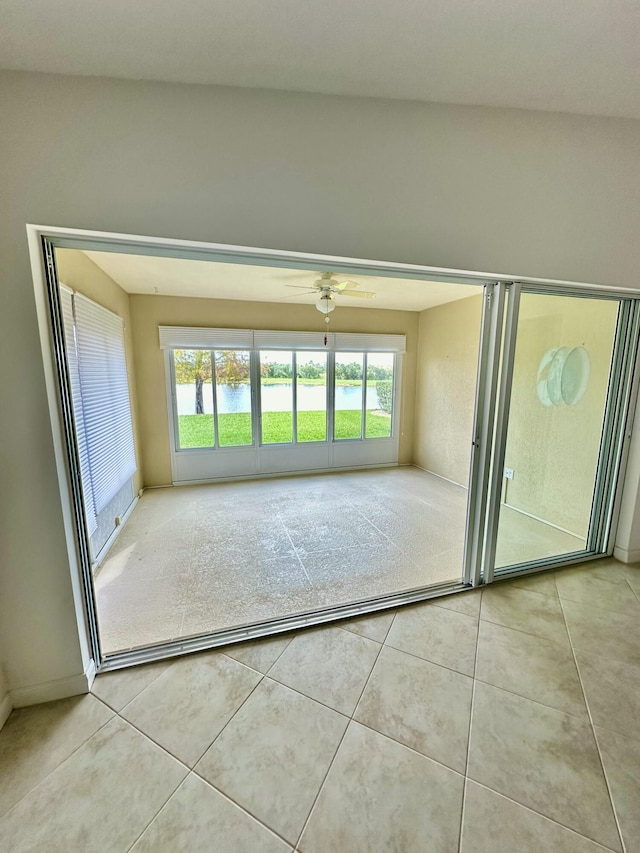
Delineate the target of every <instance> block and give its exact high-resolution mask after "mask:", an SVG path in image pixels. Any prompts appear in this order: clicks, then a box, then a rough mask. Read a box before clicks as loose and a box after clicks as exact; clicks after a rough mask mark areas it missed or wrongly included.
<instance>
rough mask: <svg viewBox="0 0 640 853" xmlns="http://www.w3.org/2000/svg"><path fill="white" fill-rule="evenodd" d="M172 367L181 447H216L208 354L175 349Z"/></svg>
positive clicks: (209, 358)
mask: <svg viewBox="0 0 640 853" xmlns="http://www.w3.org/2000/svg"><path fill="white" fill-rule="evenodd" d="M173 364H174V369H175V377H176V409H177V412H178V441H179V445H180V447H181V448H188V447H215V443H216V432H215V424H214V417H213V384H212V375H211V353H210V352H207V351H206V350H200V349H191V350H189V349H177V350H174V353H173Z"/></svg>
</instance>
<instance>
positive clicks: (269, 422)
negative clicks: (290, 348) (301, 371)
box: [260, 352, 293, 444]
mask: <svg viewBox="0 0 640 853" xmlns="http://www.w3.org/2000/svg"><path fill="white" fill-rule="evenodd" d="M292 363H293V359H292V354H291V352H261V353H260V397H261V403H262V443H263V444H287V443H289V442H291V441H293V386H292V381H293V379H292V376H293V372H292Z"/></svg>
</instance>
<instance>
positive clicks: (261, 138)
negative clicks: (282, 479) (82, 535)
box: [0, 72, 640, 689]
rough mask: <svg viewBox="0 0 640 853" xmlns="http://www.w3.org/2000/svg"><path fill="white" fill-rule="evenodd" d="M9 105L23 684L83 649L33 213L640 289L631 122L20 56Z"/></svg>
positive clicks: (4, 145) (638, 175)
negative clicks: (34, 261)
mask: <svg viewBox="0 0 640 853" xmlns="http://www.w3.org/2000/svg"><path fill="white" fill-rule="evenodd" d="M0 103H1V105H2V107H1V110H2V133H1V134H0V186H2V204H1V205H0V386H1V387H2V394H3V398H2V406H0V447H2V455H1V457H0V489H1V490H2V491H1V492H0V502H1V506H0V525H1V529H0V647H1V648H2V650H3V654H4V656H5V661H6V665H7V675H8V679H9V686H10V687H11V688H12V689H18V688H21V687H30V686H33V685H40V684H43V683H45V682H48V681H50V680H55V679H63V680H64V679H67V678H69V677H71V676H75V675H77V674H79V673H82V671H83V668H84V666H85V665H86V664H87V656H86V654H85V653H84V652H83V648H82V643H81V641H80V639H79V635H78V630H77V624H76V612H77V610H76V608H77V598H74V593H73V584H72V581H71V578H70V572H69V558H68V550H67V542H66V539H65V528H64V525H63V511H62V504H61V501H60V493H59V486H58V477H57V470H56V463H55V456H54V446H53V440H52V434H51V427H50V422H49V412H48V404H47V395H46V388H45V375H44V370H43V367H42V364H41V360H40V340H39V334H38V325H37V317H36V311H35V301H34V295H33V284H32V277H31V270H30V264H29V256H28V250H27V241H26V237H25V223H28V222H32V223H40V224H43V223H44V224H47V225H60V226H67V227H70V228H86V229H95V230H104V231H116V232H120V233H124V234H151V235H156V236H162V235H165V236H169V237H177V238H184V239H191V240H207V241H214V242H216V241H217V242H222V243H232V244H235V245H244V246H261V247H270V248H280V249H288V250H299V251H307V252H320V253H327V254H335V255H349V256H354V257H364V258H374V259H375V258H378V259H382V260H389V261H404V262H409V263H422V264H432V265H436V266H446V267H458V268H463V269H484V270H494V271H497V272H503V273H508V274H510V275H531V276H547V277H551V278H563V279H575V280H579V281H595V282H601V283H603V284H610V285H619V286H622V287H637V286H638V269H640V240H638V234H639V233H640V206H639V205H638V198H640V160H639V158H638V145H639V142H640V122H637V121H629V120H617V119H607V118H595V117H589V116H569V115H561V114H554V113H543V112H525V111H521V110H502V109H486V108H476V107H459V106H450V105H442V104H420V103H407V102H401V101H385V100H377V99H375V98H362V99H359V98H338V97H328V96H322V95H304V94H292V93H286V92H269V91H258V90H242V89H231V88H228V89H225V88H216V87H212V86H211V87H210V86H180V85H169V84H162V83H152V82H133V81H127V80H107V79H101V78H93V77H66V76H63V75H53V74H52V75H46V74H25V73H17V72H3V73H0ZM336 128H339V132H336ZM336 313H337V312H336ZM17 353H28V356H29V357H27V358H17V357H16V354H17ZM635 482H636V487H637V482H638V480H637V478H636V481H635ZM631 500H633V501H635V490H634V495H633V496H632V497H631ZM627 517H633V513H630V510H628V511H627ZM34 520H36V523H35V524H34ZM630 536H631V538H632V540H633V541H632V542H631V545H632V546H633V547H637V546H638V545H640V526H635V527H633V529H632V530H631V532H630ZM630 541H631V540H630ZM65 683H66V682H65Z"/></svg>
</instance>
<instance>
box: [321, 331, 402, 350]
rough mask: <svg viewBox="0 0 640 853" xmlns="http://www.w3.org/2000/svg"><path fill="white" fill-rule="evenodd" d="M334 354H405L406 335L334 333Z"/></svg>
mask: <svg viewBox="0 0 640 853" xmlns="http://www.w3.org/2000/svg"><path fill="white" fill-rule="evenodd" d="M335 348H336V352H406V351H407V338H406V335H366V334H357V333H355V332H336V334H335Z"/></svg>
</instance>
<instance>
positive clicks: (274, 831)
mask: <svg viewBox="0 0 640 853" xmlns="http://www.w3.org/2000/svg"><path fill="white" fill-rule="evenodd" d="M212 746H213V744H212ZM191 775H193V776H196V777H197V778H198V779H200V780H201V781H202V782H204V783H205V785H208V786H209V787H210V788H213V790H214V791H215V792H216V793H218V794H221V795H222V796H223V797H224V798H225V799H226V800H228V801H229V802H230V803H233V805H234V806H237V808H239V809H240V810H241V811H243V812H244V813H245V814H246V815H248V816H249V817H250V818H251V820H254V821H255V822H256V823H258V824H260V826H261V827H263V829H267V830H268V831H269V832H270V833H272V834H273V835H275V836H276V837H277V838H279V839H280V840H281V841H284V843H285V844H286V845H287V846H288V847H291V849H293V847H294V846H295V845H294V844H292V843H291V841H289V840H288V839H287V838H285V837H284V835H282V833H281V832H278V830H277V829H274V828H273V827H272V826H269V824H268V823H265V821H264V819H263V818H259V817H257V816H256V815H255V814H254V813H253V812H252V811H251V810H250V809H249V808H248V807H247V805H246V804H244V803H240V802H238V800H235V799H234V798H233V797H232V796H231V794H229V793H228V792H227V791H223V790H222V788H219V787H218V786H217V785H215V784H214V783H213V782H211V781H210V780H209V779H207V778H206V777H204V776H203V775H202V773H200V772H199V771H198V770H196V768H195V767H194V768H193V770H192V771H191Z"/></svg>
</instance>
